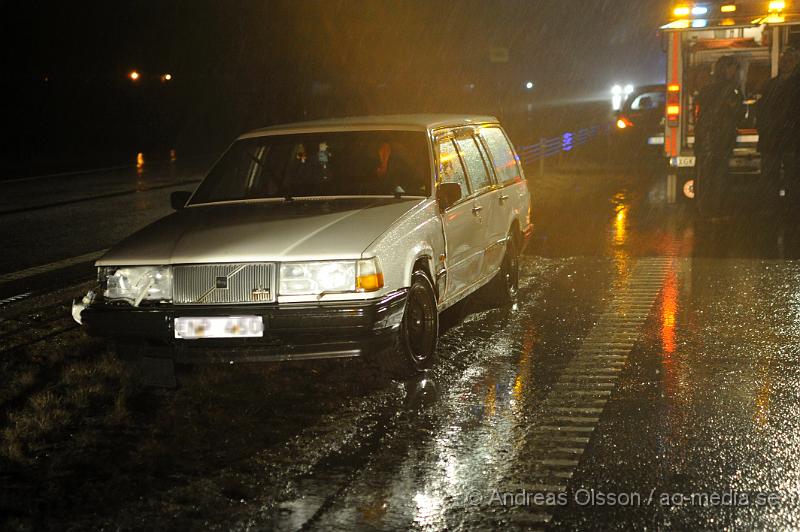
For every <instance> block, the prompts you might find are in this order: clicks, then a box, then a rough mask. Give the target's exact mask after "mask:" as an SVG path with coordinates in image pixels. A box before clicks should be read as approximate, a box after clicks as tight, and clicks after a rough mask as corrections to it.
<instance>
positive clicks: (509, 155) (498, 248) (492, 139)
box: [480, 127, 530, 269]
mask: <svg viewBox="0 0 800 532" xmlns="http://www.w3.org/2000/svg"><path fill="white" fill-rule="evenodd" d="M480 136H481V138H482V139H483V142H484V145H485V146H486V150H487V152H488V153H489V157H490V161H491V166H492V167H493V168H494V173H495V176H496V179H497V186H498V188H497V191H496V193H495V195H494V206H493V215H494V219H493V221H492V226H493V227H494V228H495V229H494V233H493V235H494V241H495V242H497V243H498V244H497V245H495V246H494V248H495V249H491V250H489V252H488V253H487V259H488V260H489V261H490V262H491V265H490V266H491V267H492V268H494V269H497V268H499V267H500V263H501V261H502V259H503V252H504V251H505V246H504V245H500V244H502V243H504V239H505V237H506V236H508V231H509V229H511V225H512V224H513V222H514V220H517V221H518V222H519V225H520V230H521V231H525V230H526V229H527V228H526V227H525V226H526V225H527V223H528V208H529V206H530V196H529V195H528V187H527V185H526V184H525V179H524V177H523V175H522V168H520V165H519V161H518V160H517V155H516V153H515V152H514V149H513V148H512V147H511V143H510V142H509V140H508V138H507V137H506V135H505V133H504V132H503V130H502V129H501V128H500V127H484V128H481V132H480ZM501 241H503V242H501Z"/></svg>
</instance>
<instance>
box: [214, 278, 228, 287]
mask: <svg viewBox="0 0 800 532" xmlns="http://www.w3.org/2000/svg"><path fill="white" fill-rule="evenodd" d="M214 287H215V288H228V278H227V277H224V276H220V277H217V281H216V284H215V285H214Z"/></svg>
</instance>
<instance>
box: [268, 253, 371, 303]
mask: <svg viewBox="0 0 800 532" xmlns="http://www.w3.org/2000/svg"><path fill="white" fill-rule="evenodd" d="M382 286H383V274H382V273H381V270H380V265H379V264H378V260H377V259H375V258H372V259H365V260H347V261H324V262H287V263H284V264H281V270H280V290H279V293H280V295H282V296H305V295H320V294H323V293H336V292H338V293H341V292H374V291H375V290H378V289H380V288H381V287H382Z"/></svg>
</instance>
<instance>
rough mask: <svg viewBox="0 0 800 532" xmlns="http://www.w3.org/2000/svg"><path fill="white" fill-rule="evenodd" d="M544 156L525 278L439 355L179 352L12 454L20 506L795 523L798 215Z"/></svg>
mask: <svg viewBox="0 0 800 532" xmlns="http://www.w3.org/2000/svg"><path fill="white" fill-rule="evenodd" d="M529 177H530V179H531V181H532V183H533V186H532V190H533V194H534V201H535V206H536V210H535V214H536V224H537V225H536V233H535V236H534V240H533V242H532V243H531V246H530V247H529V249H528V250H527V252H526V255H525V257H524V260H523V261H522V268H523V275H522V281H521V285H522V286H521V290H520V297H519V301H518V303H517V305H515V307H513V308H508V309H490V308H485V307H484V306H483V305H482V304H481V302H480V301H478V300H477V299H476V300H471V301H469V302H468V303H467V304H465V305H461V306H459V307H458V308H456V309H453V310H452V311H448V312H447V313H446V315H445V316H444V317H443V334H442V337H441V340H440V348H439V349H440V357H441V359H442V364H441V365H440V367H438V368H437V369H436V370H434V371H431V372H430V373H429V374H427V375H425V376H424V377H421V378H420V379H418V380H415V381H412V382H406V383H396V382H392V381H389V380H386V379H384V378H382V377H381V376H380V375H379V374H376V373H375V372H374V371H372V370H370V369H369V368H364V367H362V366H361V365H360V364H357V363H353V362H349V363H342V362H321V363H303V364H300V363H286V364H275V365H269V366H258V367H232V368H228V367H222V368H220V367H211V368H181V373H180V374H179V377H180V379H181V383H182V384H181V386H180V387H179V388H178V389H177V390H175V391H170V392H164V393H163V394H159V395H155V396H153V395H150V394H147V395H144V396H141V397H140V399H139V400H138V401H139V402H138V403H137V404H136V405H135V407H134V408H132V410H133V413H132V414H131V418H132V421H129V422H126V423H125V424H123V425H121V427H122V428H120V426H116V425H115V426H110V427H109V426H105V425H102V424H101V426H100V427H99V428H96V430H99V431H100V432H101V433H102V434H103V435H104V437H103V438H101V439H100V440H99V441H94V440H91V441H92V442H93V443H92V444H91V445H89V446H87V448H84V449H82V450H81V449H80V448H79V449H78V451H75V450H74V449H73V450H71V451H70V452H72V453H73V454H77V455H78V458H75V457H74V456H71V457H70V458H69V459H67V458H64V457H63V456H61V454H59V450H58V449H59V445H58V444H56V445H55V446H51V447H48V448H47V449H48V451H47V452H45V453H44V454H43V455H42V456H39V457H38V458H37V460H36V462H35V464H34V465H32V466H28V467H30V468H32V469H31V471H34V473H30V474H28V475H27V476H26V472H27V471H26V470H24V468H20V469H19V470H18V471H17V472H15V473H12V474H11V475H10V476H9V480H8V484H7V485H8V486H10V487H9V489H8V490H7V491H6V492H3V498H2V499H0V501H2V504H3V505H4V507H5V508H6V509H10V510H11V512H10V515H13V516H14V520H13V521H10V523H11V524H12V525H14V526H23V527H24V526H28V525H30V526H43V527H59V526H62V525H68V526H74V527H77V528H84V527H91V528H117V527H121V528H123V529H129V528H152V527H155V528H164V529H176V530H177V529H185V528H213V529H277V530H296V529H312V530H352V529H369V530H386V529H492V528H511V529H535V528H548V527H549V528H552V529H562V528H564V529H597V530H609V529H627V528H631V527H637V528H648V529H667V528H674V529H687V528H692V529H695V528H703V529H722V528H736V529H754V528H755V529H787V528H797V527H798V526H800V506H798V503H800V501H798V498H800V465H799V464H798V462H797V460H796V458H795V457H796V456H798V454H800V453H799V451H800V438H798V424H800V422H799V421H798V410H799V409H798V392H799V391H800V385H799V383H800V342H798V339H799V338H798V337H800V263H799V262H798V261H797V260H796V259H797V257H798V255H800V230H799V229H798V227H800V226H799V225H798V223H797V222H798V219H797V218H796V217H794V216H793V215H791V214H786V213H777V212H776V211H775V210H774V209H772V208H771V206H764V205H747V199H748V196H747V195H744V199H743V200H742V201H739V202H737V205H736V209H735V211H731V212H735V214H734V215H732V216H729V217H725V218H719V219H714V220H709V219H702V218H699V217H698V216H696V215H695V214H694V213H693V212H692V210H691V209H690V208H689V206H688V204H686V203H684V202H679V203H677V204H668V203H667V201H666V197H667V194H666V189H665V183H666V179H665V177H664V176H663V175H661V174H660V173H659V171H657V170H654V169H649V168H642V169H637V170H625V171H621V170H614V171H610V170H603V169H591V168H590V167H588V166H587V167H578V168H575V169H574V171H568V170H566V169H565V170H564V171H562V172H561V173H553V174H548V175H546V176H543V177H537V176H529ZM168 192H169V191H168V190H163V191H161V192H159V193H158V194H159V195H160V196H159V197H160V198H161V200H164V201H166V200H165V198H166V195H167V194H168ZM153 194H156V193H155V192H153ZM125 201H129V200H125ZM59 208H60V207H59ZM147 212H148V213H150V211H147ZM150 214H152V213H150ZM113 231H114V230H112V232H113ZM98 238H99V239H101V240H102V239H103V238H108V236H107V235H102V236H100V237H98ZM56 258H58V257H56ZM29 304H30V305H34V306H35V303H34V302H31V303H29ZM60 342H62V345H63V346H66V347H65V348H66V349H74V350H78V351H80V349H83V348H82V347H81V346H82V345H83V343H85V342H86V340H85V339H84V338H83V337H82V336H81V335H80V333H79V332H74V333H73V336H70V337H69V338H67V339H64V340H60ZM100 349H101V350H102V349H103V347H102V346H100ZM76 434H83V433H82V432H81V431H78V430H77V429H76ZM65 437H66V436H65ZM70 437H73V438H77V436H74V435H71V436H70ZM63 446H64V447H67V445H66V444H63ZM82 454H85V456H82ZM60 463H68V464H69V468H67V469H66V473H65V472H64V469H63V468H62V469H59V468H57V467H56V466H55V465H54V464H60ZM26 479H27V480H26ZM31 479H34V480H31ZM43 487H46V489H44V495H42V490H43ZM10 493H11V494H10Z"/></svg>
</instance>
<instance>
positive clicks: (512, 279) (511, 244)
mask: <svg viewBox="0 0 800 532" xmlns="http://www.w3.org/2000/svg"><path fill="white" fill-rule="evenodd" d="M518 290H519V251H517V245H516V243H515V241H514V238H513V237H512V236H511V235H509V237H508V240H507V241H506V252H505V255H503V262H502V263H501V264H500V271H499V272H497V275H495V277H494V279H492V280H491V281H489V284H488V285H486V289H485V290H484V293H485V294H486V297H487V299H488V300H489V303H491V304H492V305H495V306H503V305H510V304H511V303H513V302H514V301H515V300H516V299H517V291H518Z"/></svg>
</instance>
